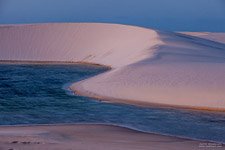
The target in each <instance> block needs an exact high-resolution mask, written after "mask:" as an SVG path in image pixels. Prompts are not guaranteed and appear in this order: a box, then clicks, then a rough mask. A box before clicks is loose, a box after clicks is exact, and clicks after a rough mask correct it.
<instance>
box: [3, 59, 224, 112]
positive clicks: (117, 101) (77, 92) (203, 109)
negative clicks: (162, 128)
mask: <svg viewBox="0 0 225 150" xmlns="http://www.w3.org/2000/svg"><path fill="white" fill-rule="evenodd" d="M1 64H6V65H85V66H90V67H92V66H93V67H102V68H106V69H107V70H106V71H105V72H108V71H110V70H112V67H111V66H107V65H102V64H97V63H91V62H85V61H77V62H72V61H71V62H70V61H68V62H67V61H20V60H0V65H1ZM105 72H103V73H105ZM100 74H102V73H100ZM100 74H98V75H100ZM92 77H95V76H92ZM92 77H90V78H92ZM87 79H89V78H87ZM85 80H86V79H85ZM81 81H83V80H81ZM81 81H79V82H81ZM76 83H77V82H73V83H72V82H71V83H68V86H66V88H67V89H66V88H64V90H68V91H69V92H71V93H73V94H75V95H79V96H84V97H89V98H94V99H96V100H98V101H101V102H109V103H115V104H128V105H134V106H139V107H145V108H151V107H156V108H162V109H163V108H168V109H179V110H190V111H201V112H213V113H224V112H225V109H223V108H210V107H194V106H182V105H170V104H161V103H151V102H143V101H138V100H130V99H118V98H113V97H106V96H101V95H98V94H96V93H93V92H90V91H86V90H85V89H83V88H82V87H81V86H79V85H78V87H77V86H76V87H75V88H71V86H72V85H73V84H76Z"/></svg>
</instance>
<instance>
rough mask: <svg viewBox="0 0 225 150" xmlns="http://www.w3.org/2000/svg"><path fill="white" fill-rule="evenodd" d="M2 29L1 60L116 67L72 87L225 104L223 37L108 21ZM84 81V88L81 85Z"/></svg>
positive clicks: (143, 98) (150, 99)
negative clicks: (104, 22) (84, 63)
mask: <svg viewBox="0 0 225 150" xmlns="http://www.w3.org/2000/svg"><path fill="white" fill-rule="evenodd" d="M0 35H1V36H0V37H1V38H0V52H1V55H0V60H9V61H11V60H14V61H27V62H42V63H47V62H68V63H71V62H88V63H94V64H103V65H106V66H110V67H111V68H113V69H111V70H110V71H108V72H106V73H102V74H100V75H98V76H95V77H92V78H88V79H87V80H84V81H82V82H78V83H75V84H74V86H73V87H74V89H73V87H72V89H73V90H75V91H78V92H80V93H83V94H84V95H86V96H92V95H93V96H94V97H96V98H98V97H99V98H103V99H109V100H111V101H112V100H115V101H121V100H122V101H124V102H126V103H128V101H129V103H130V101H131V100H132V103H133V101H135V103H136V104H139V103H142V105H146V104H147V103H148V104H150V105H152V104H156V105H158V104H160V105H161V104H162V105H164V104H165V105H168V106H171V105H172V106H176V107H177V106H181V107H183V106H185V107H190V108H193V107H194V108H196V109H206V110H216V111H217V110H220V111H221V110H225V95H224V90H225V79H224V73H225V69H224V66H225V53H224V50H225V44H223V43H219V42H217V41H211V40H207V39H203V38H198V37H193V36H190V35H185V36H184V34H182V33H176V32H164V31H158V30H152V29H147V28H142V27H137V26H128V25H119V24H102V23H52V24H51V23H50V24H31V25H5V26H0ZM209 36H210V35H209ZM213 36H217V35H213ZM87 43H88V44H87ZM155 56H157V58H156V59H155ZM153 58H154V59H153ZM218 62H220V63H218ZM81 83H82V86H83V90H84V91H79V88H78V89H76V86H80V84H81ZM89 94H90V95H89ZM136 101H137V102H136ZM143 102H144V103H143Z"/></svg>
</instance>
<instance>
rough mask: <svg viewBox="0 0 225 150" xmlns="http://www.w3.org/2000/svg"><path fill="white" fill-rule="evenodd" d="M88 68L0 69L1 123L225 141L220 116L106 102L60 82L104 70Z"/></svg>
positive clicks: (223, 119)
mask: <svg viewBox="0 0 225 150" xmlns="http://www.w3.org/2000/svg"><path fill="white" fill-rule="evenodd" d="M106 70H107V69H106V68H102V67H94V66H87V65H3V64H2V65H0V125H19V124H55V123H107V124H116V125H121V126H126V127H130V128H134V129H138V130H142V131H147V132H155V133H162V134H170V135H175V136H184V137H189V138H197V139H205V140H213V141H220V142H225V114H224V113H207V112H198V111H189V110H176V109H166V108H165V109H160V108H143V107H136V106H131V105H121V104H109V103H102V102H99V101H96V100H94V99H91V98H86V97H81V96H76V95H71V94H67V92H68V91H65V90H64V87H65V84H66V83H70V82H75V81H79V80H82V79H85V78H88V77H91V76H94V75H96V74H99V73H102V72H104V71H106Z"/></svg>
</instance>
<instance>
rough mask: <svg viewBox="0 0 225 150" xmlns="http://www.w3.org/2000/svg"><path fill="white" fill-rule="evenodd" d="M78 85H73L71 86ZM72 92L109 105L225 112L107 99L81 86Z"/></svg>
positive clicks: (218, 109) (222, 110)
mask: <svg viewBox="0 0 225 150" xmlns="http://www.w3.org/2000/svg"><path fill="white" fill-rule="evenodd" d="M73 84H76V82H75V83H71V85H73ZM68 88H69V90H70V91H71V92H73V93H74V94H75V95H79V96H84V97H89V98H94V99H97V100H99V101H101V102H109V103H118V104H128V105H134V106H140V107H150V108H151V107H157V108H172V109H181V110H196V111H202V112H218V113H219V112H222V113H224V112H225V109H222V108H221V109H220V108H210V107H194V106H185V105H183V106H182V105H169V104H161V103H150V102H144V101H139V100H130V99H118V98H113V97H105V96H101V95H98V94H96V93H92V92H90V91H86V90H85V89H83V88H82V87H81V86H76V87H73V88H72V89H71V88H70V87H68Z"/></svg>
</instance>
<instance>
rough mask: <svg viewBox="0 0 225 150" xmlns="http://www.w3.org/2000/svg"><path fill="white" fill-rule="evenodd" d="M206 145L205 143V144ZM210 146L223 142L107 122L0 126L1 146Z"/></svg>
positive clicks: (130, 149) (18, 149)
mask: <svg viewBox="0 0 225 150" xmlns="http://www.w3.org/2000/svg"><path fill="white" fill-rule="evenodd" d="M207 146H208V147H207ZM205 148H207V150H213V149H215V148H216V149H218V150H220V149H221V150H222V149H224V145H222V144H217V143H208V142H201V141H193V140H188V139H182V138H175V137H169V136H161V135H156V134H147V133H143V132H138V131H134V130H130V129H126V128H122V127H116V126H108V125H55V126H21V127H19V126H18V127H16V126H15V127H0V149H1V150H9V149H11V150H31V149H32V150H40V149H48V150H56V149H60V150H72V149H74V150H78V149H79V150H87V149H91V150H105V149H107V150H118V149H121V150H142V149H148V150H165V149H167V150H180V149H182V150H198V149H205Z"/></svg>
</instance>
